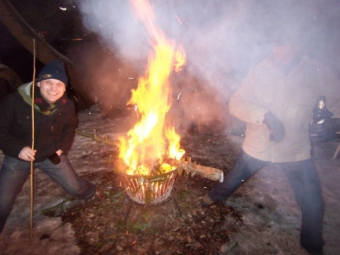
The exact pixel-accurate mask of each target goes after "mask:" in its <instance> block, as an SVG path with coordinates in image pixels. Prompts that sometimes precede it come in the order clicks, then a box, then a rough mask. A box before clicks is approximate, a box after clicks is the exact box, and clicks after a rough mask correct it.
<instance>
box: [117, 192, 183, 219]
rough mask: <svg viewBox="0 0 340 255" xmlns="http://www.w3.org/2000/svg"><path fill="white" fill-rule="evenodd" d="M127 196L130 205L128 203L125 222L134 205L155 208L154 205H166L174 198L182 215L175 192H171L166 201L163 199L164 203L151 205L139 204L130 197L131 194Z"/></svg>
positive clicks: (176, 206)
mask: <svg viewBox="0 0 340 255" xmlns="http://www.w3.org/2000/svg"><path fill="white" fill-rule="evenodd" d="M127 198H128V201H129V205H128V208H127V211H126V213H125V217H124V223H126V222H127V219H128V217H129V215H130V213H131V209H132V207H133V205H136V206H140V207H141V206H142V207H144V209H149V208H153V207H156V206H161V205H164V204H165V203H168V202H170V200H172V201H173V202H174V205H175V208H176V209H177V211H178V213H179V215H182V211H181V209H180V207H179V205H178V203H177V200H176V198H175V196H174V194H173V192H171V195H170V196H169V197H168V199H166V200H165V201H162V203H159V204H150V205H147V204H138V203H136V202H134V201H132V200H131V199H130V198H129V196H127Z"/></svg>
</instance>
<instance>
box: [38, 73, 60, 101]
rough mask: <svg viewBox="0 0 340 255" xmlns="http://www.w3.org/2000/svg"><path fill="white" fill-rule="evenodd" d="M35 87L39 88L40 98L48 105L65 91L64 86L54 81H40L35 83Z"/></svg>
mask: <svg viewBox="0 0 340 255" xmlns="http://www.w3.org/2000/svg"><path fill="white" fill-rule="evenodd" d="M37 86H38V87H39V88H40V94H41V96H42V97H43V98H44V99H45V101H46V102H48V103H50V104H53V103H55V102H56V101H57V100H58V99H60V98H61V97H62V96H63V95H64V93H65V91H66V86H65V84H64V83H63V82H61V81H59V80H56V79H47V80H42V81H40V82H38V83H37Z"/></svg>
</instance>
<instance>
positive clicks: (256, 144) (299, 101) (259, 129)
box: [202, 42, 340, 254]
mask: <svg viewBox="0 0 340 255" xmlns="http://www.w3.org/2000/svg"><path fill="white" fill-rule="evenodd" d="M297 45H298V44H294V43H285V42H284V43H280V44H277V45H276V46H275V47H273V51H272V54H271V55H270V56H268V57H267V58H265V59H264V60H263V61H262V62H260V63H259V64H258V65H256V66H255V67H254V68H253V69H252V70H251V71H250V72H249V74H248V76H247V77H246V78H245V79H244V80H243V82H242V83H241V84H240V86H239V87H238V88H237V89H236V91H235V93H234V94H233V95H232V97H231V99H230V102H229V107H230V113H231V114H232V115H234V116H235V117H236V118H238V119H240V120H242V121H244V122H246V134H245V139H244V142H243V145H242V151H241V152H240V154H239V155H238V158H237V160H236V162H235V163H234V166H233V168H232V170H231V171H230V172H228V173H227V174H226V176H225V178H224V181H223V183H219V184H217V185H216V186H215V187H213V188H212V190H211V191H209V193H208V194H207V195H206V196H205V197H203V199H202V205H203V206H205V207H208V206H210V205H212V204H213V203H215V202H217V201H223V200H226V199H227V198H228V197H229V196H231V195H232V194H233V192H234V191H235V190H236V189H237V188H238V187H240V186H241V185H242V184H243V183H245V182H246V181H247V180H248V179H249V178H250V177H251V176H252V175H254V174H255V173H256V172H257V171H259V170H260V169H261V168H263V167H264V166H265V165H267V164H270V163H278V164H279V165H280V166H281V168H282V170H283V171H284V172H285V174H286V175H287V177H288V180H289V183H290V186H291V188H292V189H293V192H294V195H295V199H296V201H297V203H298V204H299V206H300V208H301V211H302V223H301V232H300V237H301V238H300V244H301V245H302V247H303V248H304V249H306V250H307V251H308V252H310V253H311V254H322V249H323V244H324V241H323V238H322V221H323V215H324V202H323V198H322V194H321V186H320V180H319V177H318V174H317V171H316V167H315V164H314V162H313V159H312V158H311V142H310V139H309V133H308V130H309V125H310V123H311V119H312V117H313V108H314V107H315V105H316V104H317V102H318V100H319V98H320V97H321V96H324V97H325V98H326V100H327V106H328V109H329V110H330V111H332V112H333V114H334V115H333V117H334V118H331V119H330V121H329V123H331V124H333V125H328V126H332V128H333V130H332V132H334V129H340V124H339V123H340V122H339V117H340V82H339V80H338V79H337V78H336V77H335V75H334V74H333V73H332V72H331V71H330V70H328V69H327V68H326V67H325V66H321V65H320V64H318V63H317V62H314V61H312V60H311V59H310V58H308V57H307V56H306V55H305V54H304V51H303V49H301V47H300V48H299V47H298V46H297Z"/></svg>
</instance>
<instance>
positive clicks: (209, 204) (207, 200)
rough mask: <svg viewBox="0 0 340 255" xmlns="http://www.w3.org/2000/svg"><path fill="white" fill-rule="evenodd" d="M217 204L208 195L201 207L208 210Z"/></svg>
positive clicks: (202, 201) (203, 199)
mask: <svg viewBox="0 0 340 255" xmlns="http://www.w3.org/2000/svg"><path fill="white" fill-rule="evenodd" d="M214 203H215V202H214V201H212V200H211V198H210V197H209V196H208V194H207V195H205V196H204V197H203V198H202V200H201V205H202V207H204V208H208V207H210V206H211V205H213V204H214Z"/></svg>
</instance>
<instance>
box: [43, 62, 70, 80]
mask: <svg viewBox="0 0 340 255" xmlns="http://www.w3.org/2000/svg"><path fill="white" fill-rule="evenodd" d="M47 79H56V80H59V81H61V82H63V83H64V84H65V86H66V85H67V75H66V72H65V67H64V63H63V62H62V61H60V60H53V61H51V62H49V63H48V64H46V65H45V66H44V67H43V69H41V71H40V73H39V74H38V79H37V81H43V80H47Z"/></svg>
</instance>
